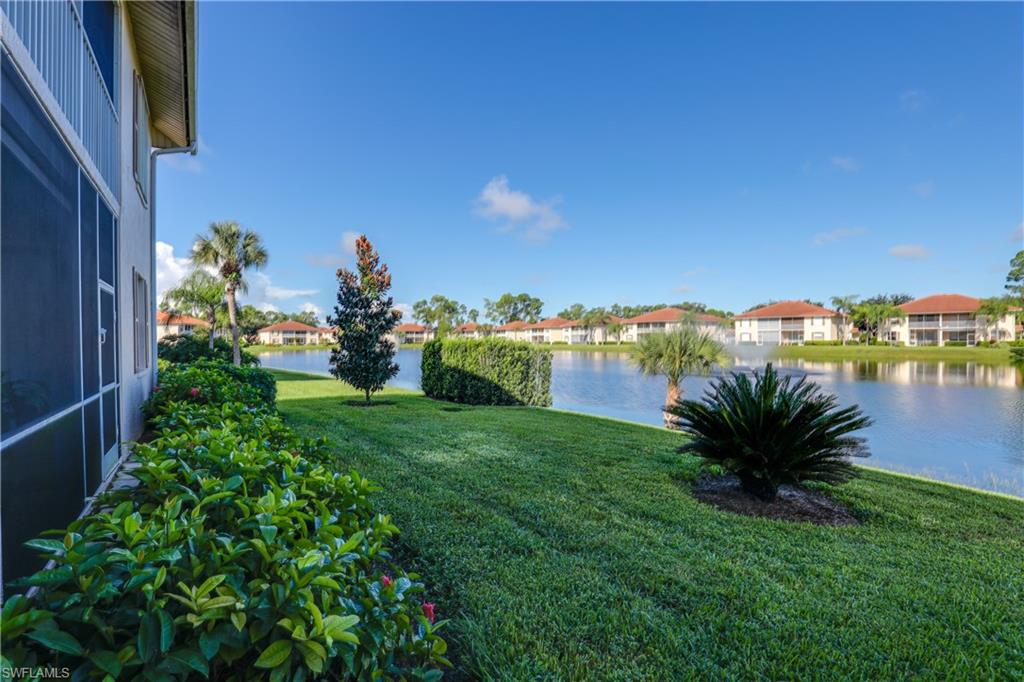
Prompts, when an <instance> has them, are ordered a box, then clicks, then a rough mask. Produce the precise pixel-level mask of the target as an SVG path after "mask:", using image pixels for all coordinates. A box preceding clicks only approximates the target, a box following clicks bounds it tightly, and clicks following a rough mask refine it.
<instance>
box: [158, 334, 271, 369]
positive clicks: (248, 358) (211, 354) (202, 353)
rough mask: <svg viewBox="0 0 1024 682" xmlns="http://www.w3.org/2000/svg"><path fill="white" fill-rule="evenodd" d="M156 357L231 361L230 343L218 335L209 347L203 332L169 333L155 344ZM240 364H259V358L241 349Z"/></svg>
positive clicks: (163, 358)
mask: <svg viewBox="0 0 1024 682" xmlns="http://www.w3.org/2000/svg"><path fill="white" fill-rule="evenodd" d="M156 354H157V358H159V359H162V360H166V361H168V362H176V363H184V362H194V361H196V360H201V359H207V360H221V361H223V362H231V358H232V355H231V344H230V343H228V342H227V341H225V340H224V339H222V338H220V337H216V338H214V340H213V349H212V350H211V349H210V345H209V338H208V337H207V336H206V335H205V334H182V335H177V334H171V335H169V336H165V337H163V338H162V339H160V341H159V342H158V343H157V344H156ZM242 364H243V365H247V366H251V365H258V364H260V361H259V358H257V357H256V356H255V355H253V354H252V353H247V352H245V351H242Z"/></svg>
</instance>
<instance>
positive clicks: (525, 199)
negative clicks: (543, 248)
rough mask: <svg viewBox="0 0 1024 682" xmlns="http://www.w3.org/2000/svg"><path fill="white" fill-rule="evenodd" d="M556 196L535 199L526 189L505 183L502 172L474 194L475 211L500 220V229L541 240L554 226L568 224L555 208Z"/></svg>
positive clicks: (559, 227) (565, 225)
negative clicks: (524, 190) (515, 187)
mask: <svg viewBox="0 0 1024 682" xmlns="http://www.w3.org/2000/svg"><path fill="white" fill-rule="evenodd" d="M558 203H559V200H558V199H557V198H555V199H552V200H550V201H537V200H536V199H534V198H533V197H531V196H530V195H529V194H527V193H526V192H521V191H519V190H515V189H512V188H511V187H509V184H508V178H507V177H505V176H504V175H499V176H497V177H494V178H491V181H490V182H488V183H487V184H486V185H484V188H483V189H482V190H480V194H479V196H477V198H476V213H477V214H478V215H480V216H482V217H483V218H486V219H487V220H491V221H495V222H497V221H501V222H502V223H503V224H502V225H501V226H500V227H499V229H500V230H501V231H502V232H517V233H520V234H521V235H522V236H523V237H525V238H526V239H527V240H529V241H534V242H541V241H545V240H547V239H548V238H550V236H551V233H552V232H554V231H555V230H561V229H564V228H566V227H568V225H567V224H566V222H565V219H564V218H562V215H561V214H560V213H559V212H558V211H557V210H556V209H555V206H556V205H557V204H558Z"/></svg>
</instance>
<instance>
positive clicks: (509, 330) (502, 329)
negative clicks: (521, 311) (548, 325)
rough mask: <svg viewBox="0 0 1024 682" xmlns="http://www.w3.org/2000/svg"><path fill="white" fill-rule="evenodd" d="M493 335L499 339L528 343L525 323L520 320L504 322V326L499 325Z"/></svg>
mask: <svg viewBox="0 0 1024 682" xmlns="http://www.w3.org/2000/svg"><path fill="white" fill-rule="evenodd" d="M494 335H495V336H497V337H498V338H501V339H509V340H511V341H528V340H529V337H528V336H527V333H526V323H525V322H523V321H522V320H515V321H513V322H506V323H505V324H502V325H499V326H497V327H495V328H494Z"/></svg>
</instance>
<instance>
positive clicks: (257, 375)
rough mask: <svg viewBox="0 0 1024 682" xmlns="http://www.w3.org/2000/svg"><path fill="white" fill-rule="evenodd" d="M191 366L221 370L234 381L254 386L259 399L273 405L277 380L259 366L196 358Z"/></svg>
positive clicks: (275, 397)
mask: <svg viewBox="0 0 1024 682" xmlns="http://www.w3.org/2000/svg"><path fill="white" fill-rule="evenodd" d="M191 366H192V367H197V368H199V369H202V370H206V369H212V370H215V371H219V372H223V373H224V374H227V375H228V376H230V377H232V378H233V379H235V380H236V381H238V382H240V383H243V384H247V385H249V386H251V387H252V388H255V389H256V391H257V392H258V393H259V397H260V400H261V401H262V402H264V403H266V404H269V405H273V404H274V403H275V402H276V401H277V382H276V381H275V380H274V375H273V374H271V373H270V372H268V371H267V370H265V369H261V368H259V367H247V366H244V365H243V366H241V367H239V366H238V365H234V364H232V363H231V362H219V361H216V360H196V361H195V362H193V363H191Z"/></svg>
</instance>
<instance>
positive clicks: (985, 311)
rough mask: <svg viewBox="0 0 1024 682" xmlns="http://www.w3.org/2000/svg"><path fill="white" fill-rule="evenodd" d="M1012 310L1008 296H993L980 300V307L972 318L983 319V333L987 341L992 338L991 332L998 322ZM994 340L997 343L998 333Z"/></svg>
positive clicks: (1012, 306)
mask: <svg viewBox="0 0 1024 682" xmlns="http://www.w3.org/2000/svg"><path fill="white" fill-rule="evenodd" d="M1013 308H1014V305H1013V300H1012V299H1011V298H1010V297H1008V296H993V297H992V298H983V299H982V300H981V305H979V306H978V309H977V310H976V311H974V316H975V317H984V318H985V333H986V336H988V337H989V340H991V338H992V330H993V329H995V328H997V327H998V326H999V321H1000V320H1001V319H1003V317H1005V316H1006V315H1009V314H1010V313H1011V312H1012V311H1013ZM995 340H996V341H999V336H998V332H996V339H995Z"/></svg>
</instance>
